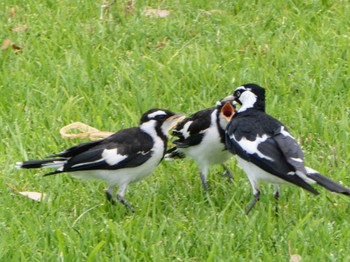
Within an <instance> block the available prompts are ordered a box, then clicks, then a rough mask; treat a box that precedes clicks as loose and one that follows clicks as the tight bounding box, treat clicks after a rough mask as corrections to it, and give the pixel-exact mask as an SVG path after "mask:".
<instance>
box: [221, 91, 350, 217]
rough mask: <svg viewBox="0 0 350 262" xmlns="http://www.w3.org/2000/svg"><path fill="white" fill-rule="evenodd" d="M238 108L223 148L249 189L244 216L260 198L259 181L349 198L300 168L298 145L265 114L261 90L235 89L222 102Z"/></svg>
mask: <svg viewBox="0 0 350 262" xmlns="http://www.w3.org/2000/svg"><path fill="white" fill-rule="evenodd" d="M231 100H235V101H236V102H238V103H239V104H241V107H240V109H239V110H238V111H237V113H236V114H235V115H234V116H233V118H232V120H231V122H230V123H229V124H228V126H227V130H226V146H227V148H228V150H229V151H230V152H231V153H233V154H235V155H236V158H237V161H238V162H239V164H240V165H241V167H242V168H243V170H244V171H245V173H246V174H247V176H248V179H249V181H250V183H251V186H252V188H253V194H254V199H253V201H252V202H251V203H250V205H249V207H248V209H247V211H246V214H248V213H249V212H250V210H251V209H252V208H253V207H254V205H255V204H256V202H257V201H258V200H259V197H260V190H259V185H258V182H259V181H265V182H269V183H272V184H274V185H275V194H274V196H275V198H276V199H278V197H279V185H280V184H283V183H289V184H294V185H296V186H299V187H302V188H304V189H306V190H307V191H309V192H311V193H313V194H315V195H317V194H319V193H318V191H317V190H316V189H314V188H313V187H312V186H311V184H314V183H317V184H319V185H320V186H322V187H324V188H326V189H328V190H329V191H332V192H336V193H341V194H344V195H350V190H349V189H348V188H346V187H344V186H342V185H340V184H338V183H336V182H334V181H332V180H331V179H329V178H327V177H325V176H323V175H321V174H320V173H319V172H317V171H315V170H313V169H311V168H309V167H306V166H305V165H304V154H303V151H302V149H301V147H300V145H299V144H298V143H297V142H296V140H295V139H294V138H293V137H292V135H291V134H290V133H289V132H288V130H287V128H286V127H285V126H284V125H283V124H282V123H281V122H280V121H278V120H276V119H275V118H273V117H271V116H270V115H268V114H266V113H265V89H264V88H262V87H260V86H258V85H256V84H246V85H243V86H240V87H238V88H237V89H236V90H235V91H234V93H233V95H231V96H228V97H226V98H224V99H223V100H222V101H231Z"/></svg>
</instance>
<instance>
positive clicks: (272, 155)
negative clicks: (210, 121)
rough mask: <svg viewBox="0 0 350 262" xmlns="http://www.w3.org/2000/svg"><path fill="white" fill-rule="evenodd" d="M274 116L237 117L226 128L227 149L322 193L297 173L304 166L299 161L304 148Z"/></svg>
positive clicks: (292, 181)
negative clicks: (288, 134)
mask: <svg viewBox="0 0 350 262" xmlns="http://www.w3.org/2000/svg"><path fill="white" fill-rule="evenodd" d="M265 116H267V115H265ZM274 120H275V119H274V118H272V117H263V116H261V118H260V119H259V118H256V117H254V118H250V117H249V116H246V117H237V118H234V119H233V120H232V122H231V123H230V125H229V126H228V128H227V132H226V147H227V149H228V150H229V151H230V152H231V153H233V154H237V155H238V156H239V157H241V158H243V159H245V160H246V161H249V162H252V163H254V164H255V165H257V166H258V167H260V168H261V169H263V170H265V171H266V172H268V173H270V174H272V175H275V176H277V177H279V178H281V179H283V180H285V181H288V182H290V183H293V184H295V185H298V186H300V187H302V188H304V189H306V190H308V191H310V192H312V193H314V194H318V192H317V191H316V190H315V189H314V188H313V187H311V186H310V185H309V184H308V183H306V182H305V181H304V180H303V179H302V178H300V177H299V176H298V175H296V173H295V172H296V171H300V169H301V165H300V163H302V164H303V162H298V161H299V159H301V160H303V155H302V151H301V149H300V146H299V145H298V144H297V143H296V141H294V142H293V141H292V140H294V139H293V138H292V137H291V136H286V133H284V132H283V130H286V129H285V128H284V126H283V125H282V124H281V123H280V122H278V121H277V120H276V121H274ZM304 169H305V168H304ZM304 174H305V173H304Z"/></svg>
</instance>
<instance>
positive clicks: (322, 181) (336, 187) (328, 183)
mask: <svg viewBox="0 0 350 262" xmlns="http://www.w3.org/2000/svg"><path fill="white" fill-rule="evenodd" d="M307 177H309V178H311V179H312V180H315V181H316V183H317V184H319V185H320V186H322V187H324V188H326V189H328V190H329V191H331V192H335V193H339V194H344V195H348V196H350V189H348V188H346V187H345V186H342V185H340V184H338V183H336V182H334V181H333V180H331V179H329V178H328V177H325V176H323V175H321V174H319V173H309V174H307Z"/></svg>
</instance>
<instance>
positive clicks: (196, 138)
mask: <svg viewBox="0 0 350 262" xmlns="http://www.w3.org/2000/svg"><path fill="white" fill-rule="evenodd" d="M234 114H235V103H232V101H231V102H225V103H221V102H218V103H217V104H216V106H215V107H211V108H207V109H204V110H200V111H198V112H196V113H194V114H192V115H190V116H189V117H188V118H185V119H184V120H182V121H181V122H179V123H178V124H177V125H176V127H175V129H174V130H173V132H172V134H173V135H174V136H175V137H176V138H177V140H175V141H173V143H174V144H175V145H176V146H175V147H173V148H171V149H169V150H168V152H167V154H166V155H165V159H168V160H169V159H174V158H185V157H188V158H192V159H194V160H195V161H196V162H197V164H198V166H199V168H200V177H201V180H202V184H203V186H204V189H206V190H207V189H208V181H207V173H208V169H209V167H210V166H212V165H215V164H221V165H222V166H223V168H224V170H225V172H224V175H226V176H228V177H229V178H230V179H232V178H233V176H232V172H231V171H230V170H229V169H228V168H227V167H226V166H225V165H224V164H223V163H224V162H225V161H227V160H228V159H230V158H231V157H232V154H231V153H230V152H229V151H227V150H226V148H225V129H226V126H227V124H228V123H229V121H230V120H231V118H232V116H233V115H234Z"/></svg>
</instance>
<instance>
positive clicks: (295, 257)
mask: <svg viewBox="0 0 350 262" xmlns="http://www.w3.org/2000/svg"><path fill="white" fill-rule="evenodd" d="M288 251H289V256H290V257H289V262H300V261H301V256H300V255H299V254H292V247H291V244H290V240H289V241H288Z"/></svg>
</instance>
